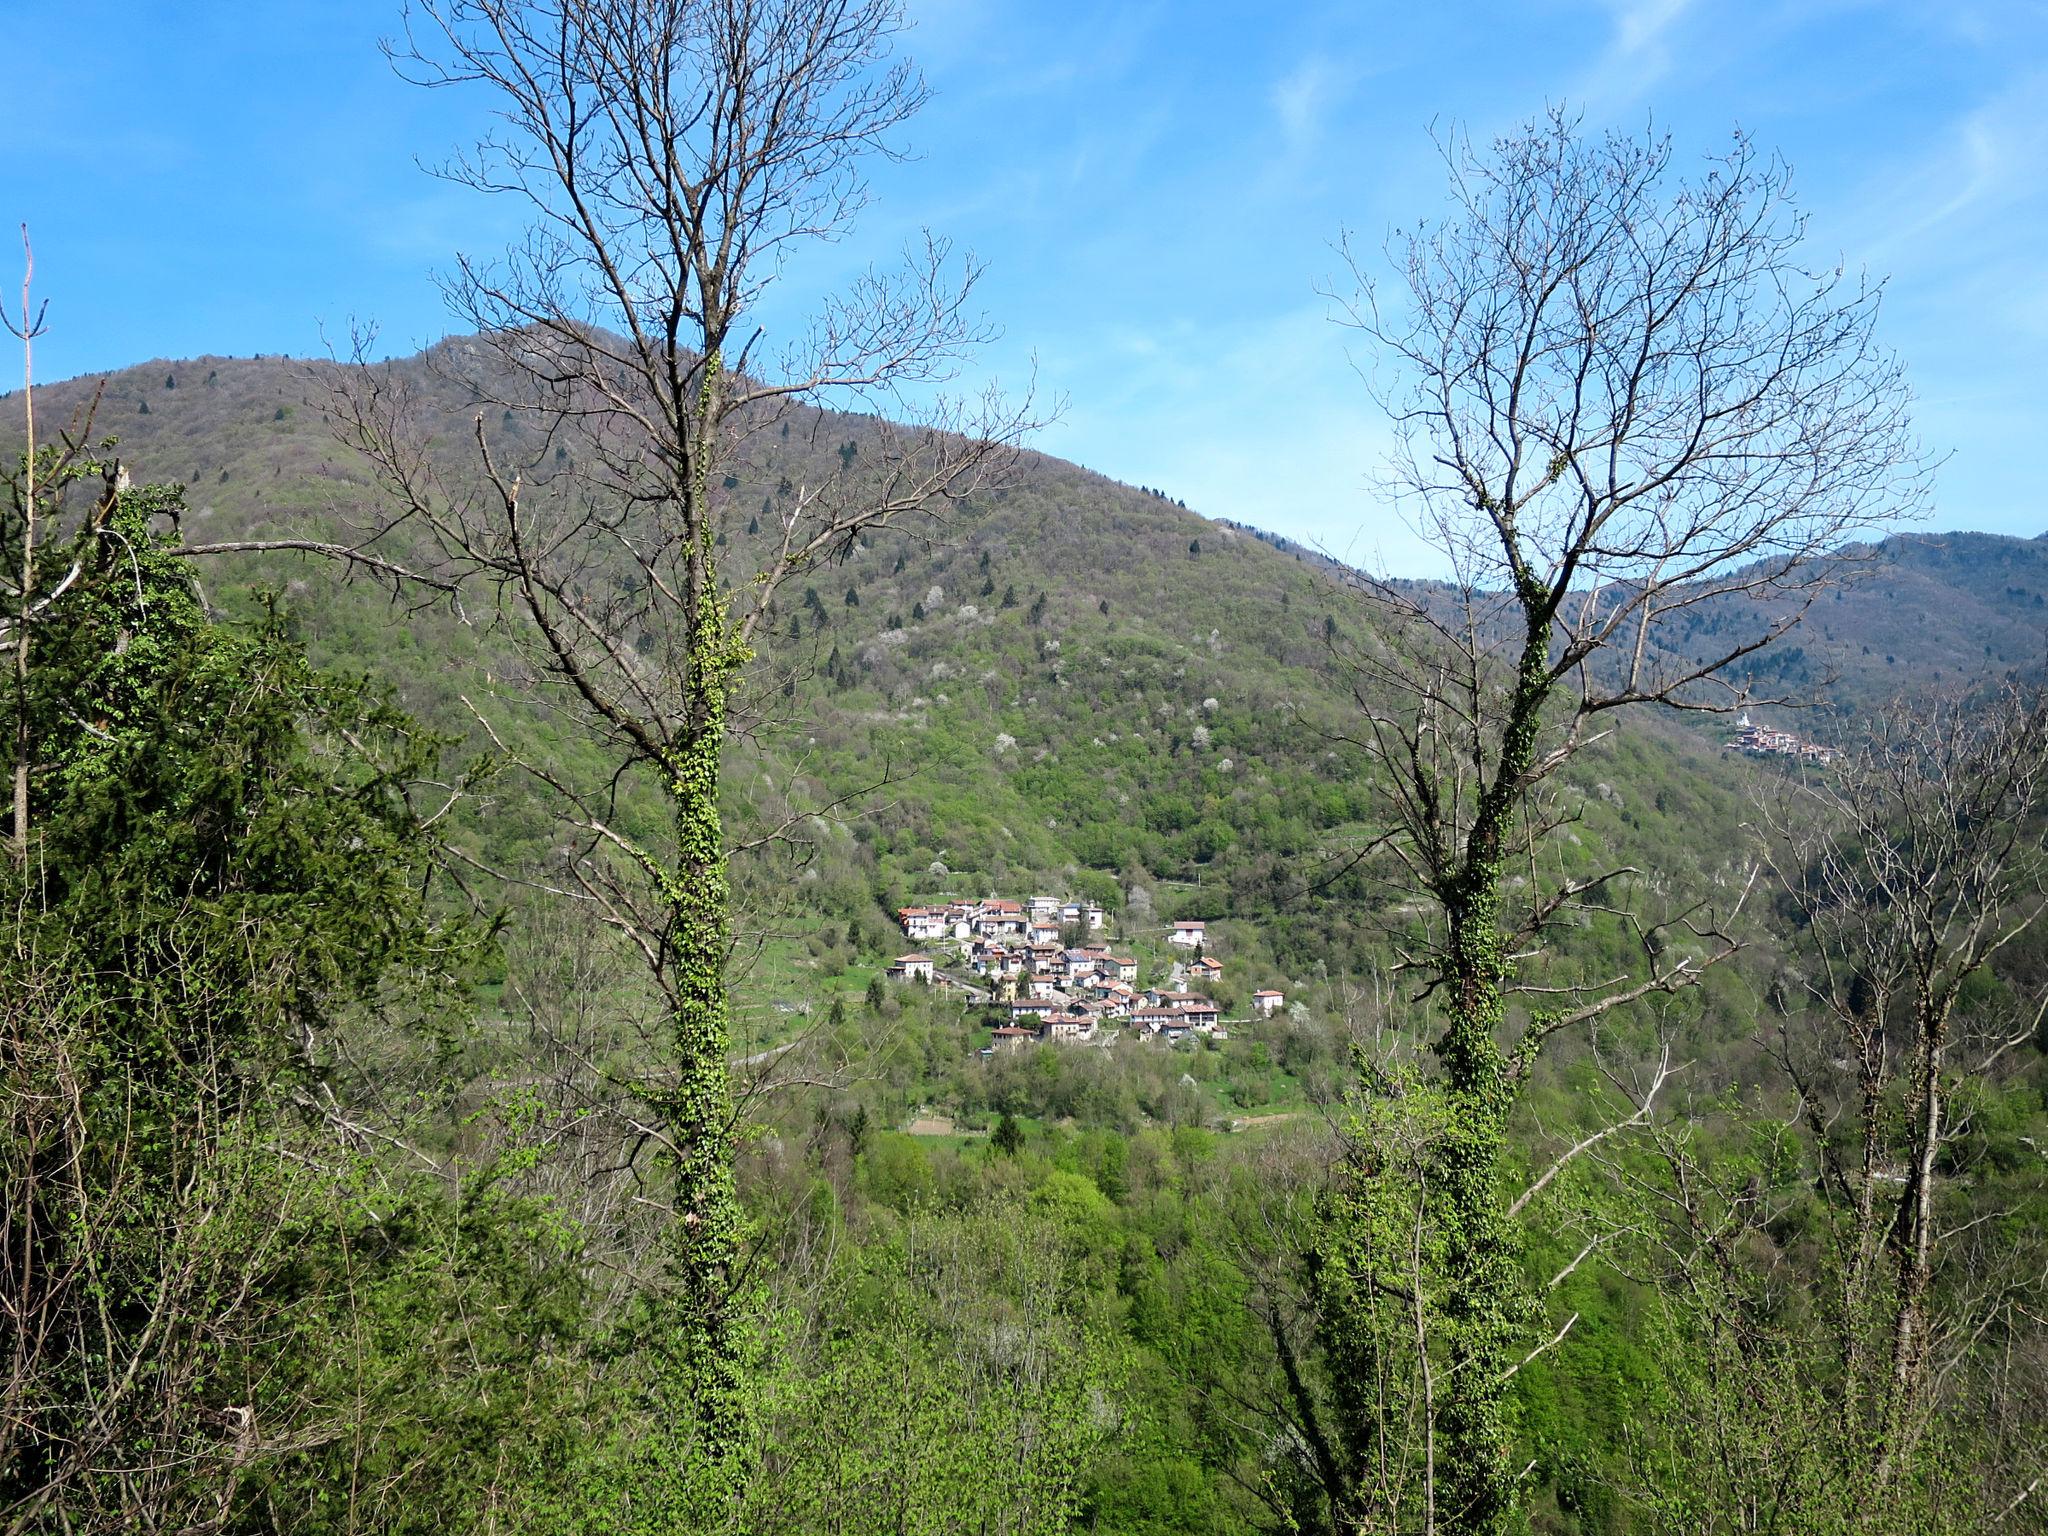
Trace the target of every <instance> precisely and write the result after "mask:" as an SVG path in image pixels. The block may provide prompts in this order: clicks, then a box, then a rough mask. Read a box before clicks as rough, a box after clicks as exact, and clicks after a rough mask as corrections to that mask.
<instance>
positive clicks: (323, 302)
mask: <svg viewBox="0 0 2048 1536" xmlns="http://www.w3.org/2000/svg"><path fill="white" fill-rule="evenodd" d="M8 9H9V11H10V12H11V13H12V15H11V21H10V26H9V29H8V30H9V32H10V34H11V36H12V37H13V38H15V39H21V38H26V39H27V40H28V45H27V49H26V55H25V57H24V56H23V55H21V54H17V55H16V59H15V60H14V61H13V62H12V63H11V64H10V67H9V71H8V74H9V77H10V79H9V88H8V89H7V90H6V91H5V92H0V219H4V221H5V224H6V226H8V228H9V230H10V233H11V227H12V226H13V225H14V224H15V223H16V222H17V221H19V220H24V219H25V220H27V221H28V223H29V224H30V226H31V230H32V233H33V234H34V237H35V241H36V248H37V262H38V277H39V283H38V286H39V290H40V292H41V293H42V294H44V295H45V296H47V297H48V298H49V299H50V300H51V310H50V323H51V333H50V335H49V337H48V338H47V339H46V340H45V341H44V342H43V343H42V345H41V350H40V353H39V357H38V373H39V374H40V375H41V376H42V377H44V378H57V377H63V376H67V375H71V374H76V373H82V372H88V371H93V370H97V369H103V368H111V367H117V366H120V365H123V364H127V363H132V362H138V361H142V360H144V359H148V358H152V357H179V356H189V355H193V354H197V353H201V352H219V353H229V354H248V353H252V352H271V353H274V352H291V353H294V354H305V353H310V352H312V351H314V350H316V349H317V348H318V346H319V344H320V341H319V338H320V334H321V327H322V326H323V325H325V326H326V327H327V328H328V329H329V330H330V331H334V330H339V329H342V328H345V327H346V325H347V323H348V321H349V319H350V318H351V317H362V318H368V319H374V320H375V321H377V322H378V323H379V324H380V325H381V327H382V329H383V333H384V335H385V337H386V339H387V341H388V342H390V343H392V344H394V345H404V346H408V347H409V346H410V345H411V344H414V343H422V342H426V341H430V340H432V339H434V338H435V337H437V336H438V335H440V334H441V333H442V332H443V330H444V329H445V321H444V317H443V313H442V310H441V307H440V299H439V296H438V294H437V292H436V291H435V289H434V287H433V284H432V281H431V275H432V273H433V272H434V271H435V270H436V269H438V268H444V267H445V266H446V265H447V264H448V261H449V258H450V256H451V255H452V253H454V252H455V251H457V250H475V251H489V250H491V249H493V248H495V247H497V246H499V245H501V244H503V242H504V240H505V238H506V236H507V235H508V233H509V229H508V226H507V224H506V222H505V221H506V219H507V217H508V216H509V214H510V211H511V210H510V209H509V208H507V207H506V206H504V205H502V204H493V203H490V202H486V201H482V200H479V199H477V198H475V197H473V196H471V195H469V194H466V193H463V192H461V191H459V190H458V189H453V188H449V187H447V186H445V185H442V184H439V183H437V182H435V181H433V180H431V179H429V178H428V177H426V176H425V175H423V174H422V173H421V172H420V171H419V169H418V168H417V166H416V164H415V160H416V158H426V159H430V160H431V159H434V158H438V157H439V156H441V155H442V154H444V153H445V152H446V151H447V150H448V149H449V148H451V147H453V146H454V145H456V144H457V143H458V142H460V141H461V140H462V139H463V138H464V137H465V136H467V135H468V134H470V133H472V132H473V131H474V130H475V128H476V127H477V126H478V125H479V123H480V122H481V119H482V114H483V112H484V111H485V110H486V103H484V102H483V101H482V100H480V99H478V98H476V97H473V96H464V95H461V94H459V93H453V92H440V93H428V92H422V91H418V90H415V89H413V88H410V87H408V86H405V85H404V84H402V83H400V82H399V81H397V80H396V79H394V78H393V77H392V76H391V74H390V73H389V71H388V70H387V68H386V66H385V65H384V63H383V61H382V59H381V58H380V57H379V56H378V54H377V52H376V49H375V42H376V39H377V36H378V35H379V34H380V33H381V32H385V31H388V30H390V28H391V27H392V25H393V24H394V21H395V16H396V0H391V3H389V4H386V3H384V0H291V3H270V4H262V5H247V4H228V3H226V0H189V3H186V4H182V5H177V6H171V5H164V4H161V3H154V4H142V3H125V4H120V3H112V0H67V3H62V4H57V3H50V0H10V4H9V6H8ZM910 12H911V16H912V19H913V21H914V22H915V23H916V25H915V29H914V30H913V32H912V33H911V34H910V37H909V39H908V45H907V46H908V47H909V49H910V51H911V52H912V53H913V55H914V56H915V57H916V58H917V60H918V62H919V63H920V64H921V66H922V67H923V68H924V69H925V71H926V74H927V75H928V77H929V79H930V82H931V84H932V86H933V87H934V89H935V91H936V93H937V95H936V99H935V101H934V102H933V104H932V106H931V107H930V108H929V109H928V111H927V112H926V113H925V115H924V116H922V117H921V118H920V119H919V120H918V121H917V123H916V124H915V125H914V127H913V129H912V132H911V135H910V137H911V140H912V142H913V143H914V144H915V145H916V146H917V148H918V149H919V151H920V153H919V155H918V158H916V159H915V160H913V161H911V162H909V163H906V164H903V165H900V166H895V167H891V168H889V169H888V170H887V171H886V172H885V173H884V174H882V175H881V176H879V177H878V179H877V183H876V189H875V190H876V202H875V205H874V207H873V208H872V209H871V210H870V216H869V218H868V219H867V221H866V222H865V223H864V225H863V226H862V230H861V231H860V233H859V235H858V236H857V238H856V239H854V240H852V241H850V242H848V243H846V244H844V245H842V246H840V247H837V248H836V249H834V250H833V251H831V252H829V253H825V254H824V255H823V256H822V257H821V258H820V259H818V260H815V261H813V262H810V263H807V264H806V265H805V266H804V267H803V269H802V270H801V272H800V274H798V276H799V278H800V280H801V282H803V283H812V282H816V283H821V284H822V283H829V282H831V281H832V280H833V279H834V278H835V277H836V276H838V275H841V274H843V273H844V272H845V271H847V270H851V269H853V268H856V267H858V266H860V265H862V264H865V263H867V262H869V261H873V260H885V259H887V257H888V256H889V254H890V253H891V252H893V251H894V250H896V249H898V248H899V247H900V246H901V245H902V243H903V242H904V240H905V239H906V238H907V237H909V236H911V235H913V234H914V233H915V232H916V231H917V230H918V229H920V228H922V227H926V226H929V227H931V228H932V229H934V230H936V231H938V232H940V233H943V234H947V235H950V236H952V237H953V238H954V239H955V240H957V241H958V242H959V243H960V244H961V245H963V246H965V247H969V248H971V249H973V250H974V251H975V252H976V253H977V254H979V255H980V256H982V257H984V258H985V259H987V261H988V262H989V263H990V271H989V274H988V277H987V279H986V282H985V286H984V288H983V290H982V296H983V303H984V305H985V307H986V308H987V310H988V311H989V312H990V314H991V316H992V317H993V318H994V319H996V320H997V321H998V322H999V323H1000V324H1001V325H1002V326H1003V328H1004V337H1003V339H1002V341H1001V342H1000V343H999V344H998V345H997V346H996V347H994V348H993V349H992V350H991V351H990V353H989V354H988V356H987V357H986V359H985V366H986V368H987V370H988V371H989V372H991V373H994V374H996V375H997V376H999V377H1000V378H1001V379H1003V380H1004V381H1006V382H1014V381H1017V380H1020V379H1021V378H1022V377H1024V376H1025V374H1026V373H1027V372H1028V371H1029V370H1030V369H1031V367H1032V366H1033V364H1034V361H1035V366H1036V369H1037V375H1038V379H1039V383H1040V385H1041V387H1042V388H1044V389H1046V390H1048V391H1050V392H1056V393H1058V394H1060V395H1063V396H1064V397H1065V399H1066V409H1065V413H1064V415H1063V416H1062V418H1061V419H1060V420H1059V421H1058V422H1057V423H1056V424H1054V425H1053V426H1052V427H1050V428H1049V429H1048V430H1047V431H1046V432H1045V433H1044V434H1043V436H1042V437H1041V439H1040V440H1039V443H1038V446H1040V447H1042V448H1044V449H1046V450H1047V451H1050V452H1054V453H1058V454H1061V455H1063V456H1066V457H1070V458H1074V459H1077V460H1079V461H1081V462H1083V463H1085V464H1088V465H1089V466H1091V467H1093V468H1096V469H1100V470H1102V471H1104V472H1106V473H1109V474H1113V475H1116V476H1118V477H1119V478H1121V479H1125V480H1128V481H1131V482H1134V483H1143V484H1147V485H1157V486H1161V487H1163V488H1165V489H1166V490H1167V491H1168V492H1169V493H1170V494H1172V495H1175V496H1178V497H1181V498H1182V499H1184V500H1185V501H1186V502H1187V503H1188V505H1189V506H1190V507H1191V508H1193V509H1195V510H1198V511H1201V512H1204V513H1207V514H1209V515H1212V516H1228V517H1235V518H1240V519H1243V520H1245V521H1248V522H1253V523H1257V524H1260V525H1262V526H1264V527H1268V528H1273V529H1276V530H1279V531H1280V532H1283V533H1287V534H1290V535H1293V536H1295V537H1297V538H1302V539H1305V540H1309V541H1312V542H1315V543H1318V544H1321V545H1323V546H1324V547H1327V548H1329V549H1331V550H1333V551H1335V552H1337V553H1339V554H1343V555H1346V556H1347V557H1349V558H1352V559H1354V560H1357V561H1359V562H1360V563H1364V564H1369V565H1375V566H1379V567H1382V568H1386V569H1390V570H1392V571H1394V572H1396V573H1409V572H1422V571H1426V570H1428V569H1430V568H1431V567H1432V565H1433V561H1432V559H1431V556H1430V554H1429V552H1428V551H1427V550H1425V549H1422V548H1420V547H1418V546H1417V545H1416V544H1415V542H1414V541H1413V540H1412V539H1411V538H1410V537H1409V535H1408V534H1407V532H1406V530H1405V529H1403V528H1402V527H1401V526H1400V525H1399V524H1398V523H1396V522H1394V521H1393V520H1392V519H1391V518H1390V517H1389V515H1388V514H1387V513H1386V511H1385V510H1384V509H1383V508H1382V507H1381V505H1380V504H1379V502H1378V501H1377V500H1376V499H1375V498H1374V497H1373V496H1372V494H1371V491H1370V483H1371V478H1372V475H1373V473H1374V470H1375V468H1376V466H1377V464H1378V463H1379V462H1380V459H1381V456H1382V455H1383V452H1384V443H1385V434H1384V429H1383V427H1382V424H1381V423H1380V422H1379V421H1378V420H1377V419H1376V418H1375V415H1374V412H1373V411H1372V409H1371V407H1370V405H1369V403H1368V402H1367V400H1366V398H1365V395H1364V391H1363V390H1362V388H1361V386H1360V384H1359V382H1358V379H1357V377H1356V375H1355V373H1354V372H1353V370H1352V362H1351V359H1350V357H1349V355H1348V352H1347V339H1346V335H1345V333H1344V332H1343V331H1342V330H1341V329H1340V328H1339V327H1337V326H1335V325H1334V324H1332V323H1331V321H1330V319H1329V314H1330V309H1331V305H1330V303H1329V302H1328V300H1326V299H1325V298H1323V297H1321V296H1320V295H1319V292H1318V289H1319V286H1324V287H1326V286H1329V285H1330V284H1331V283H1333V282H1335V281H1336V280H1337V279H1338V277H1339V275H1340V273H1341V267H1340V264H1339V262H1338V261H1337V258H1336V257H1335V255H1334V253H1333V251H1332V248H1331V247H1332V242H1333V241H1334V240H1335V239H1336V238H1337V237H1338V236H1339V234H1340V233H1341V232H1343V231H1344V230H1346V229H1349V230H1352V231H1354V232H1355V233H1356V234H1357V235H1358V236H1359V237H1360V238H1361V240H1362V241H1363V242H1365V243H1367V244H1368V245H1374V246H1376V245H1377V244H1378V242H1379V240H1380V239H1381V238H1382V237H1383V235H1384V233H1385V231H1386V230H1387V229H1388V228H1389V227H1391V226H1392V225H1394V224H1396V223H1400V222H1407V221H1412V220H1413V219H1415V218H1416V217H1418V216H1421V215H1425V214H1429V213H1433V212H1435V211H1437V210H1438V209H1439V208H1440V207H1441V200H1442V175H1441V170H1440V167H1439V165H1438V163H1437V161H1436V158H1435V151H1434V149H1433V148H1432V146H1431V143H1430V138H1429V125H1430V124H1431V123H1432V122H1433V121H1435V122H1439V123H1448V122H1456V123H1458V124H1460V125H1462V126H1464V127H1467V128H1469V129H1470V130H1471V131H1472V132H1473V133H1474V135H1475V136H1484V135H1487V134H1489V133H1491V132H1493V131H1495V130H1498V129H1502V128H1505V127H1508V126H1510V125H1511V124H1512V123H1514V122H1515V121H1517V120H1519V119H1521V118H1524V117H1527V116H1529V115H1530V114H1532V113H1535V112H1537V111H1539V110H1541V108H1542V107H1543V105H1544V103H1545V102H1548V101H1564V102H1568V103H1571V104H1573V105H1575V106H1577V107H1579V108H1581V109H1583V111H1584V112H1585V113H1586V114H1587V117H1588V119H1589V120H1590V121H1591V122H1593V123H1595V124H1604V123H1617V124H1622V125H1631V126H1639V125H1641V124H1642V123H1643V122H1644V121H1645V120H1647V119H1648V118H1650V117H1651V116H1652V115H1654V117H1655V120H1656V121H1657V122H1658V123H1659V124H1660V125H1661V126H1663V127H1665V128H1667V129H1669V130H1670V131H1671V132H1672V133H1673V134H1674V135H1675V136H1676V137H1677V140H1678V143H1679V146H1680V150H1681V153H1682V154H1684V153H1690V152H1699V153H1705V152H1708V151H1711V150H1712V149H1714V148H1716V147H1718V146H1720V145H1721V144H1723V143H1725V141H1726V138H1727V135H1728V133H1729V131H1730V129H1731V128H1732V127H1734V126H1735V125H1737V124H1740V125H1741V126H1742V127H1743V128H1745V129H1747V130H1748V131H1749V132H1750V133H1752V134H1753V135H1754V136H1755V137H1756V138H1757V139H1758V140H1759V141H1760V142H1761V143H1762V144H1764V145H1765V146H1768V147H1772V148H1775V149H1777V150H1778V151H1780V152H1781V153H1782V154H1783V155H1784V156H1785V157H1786V158H1787V159H1788V160H1789V161H1790V162H1791V163H1792V165H1793V167H1794V169H1795V172H1796V175H1797V184H1798V187H1799V189H1800V192H1801V197H1802V201H1803V203H1804V205H1805V206H1806V207H1807V209H1808V210H1809V211H1810V213H1811V215H1812V253H1813V255H1814V256H1815V258H1816V259H1825V260H1835V259H1840V260H1844V261H1846V262H1847V263H1848V264H1849V265H1850V266H1851V267H1857V266H1864V267H1867V268H1869V269H1870V270H1871V271H1872V272H1873V273H1877V274H1880V275H1886V276H1888V278H1889V280H1890V291H1889V298H1888V301H1887V312H1886V316H1885V321H1884V335H1885V338H1886V340H1887V341H1888V342H1889V343H1890V344H1891V345H1892V346H1894V347H1895V348H1896V349H1897V350H1899V351H1900V352H1901V353H1902V354H1903V355H1904V356H1905V358H1906V359H1907V362H1908V365H1909V368H1910V371H1911V375H1912V378H1913V380H1914V384H1915V387H1916V389H1917V391H1918V393H1919V395H1920V397H1921V405H1920V409H1919V418H1920V422H1921V426H1922V430H1923V433H1924V435H1925V437H1926V439H1927V441H1928V443H1929V445H1930V447H1932V448H1934V449H1936V450H1937V451H1939V452H1943V453H1946V454H1948V455H1950V457H1949V459H1948V462H1947V463H1946V465H1945V466H1944V468H1943V470H1942V472H1941V478H1940V482H1939V488H1938V498H1937V499H1938V508H1937V512H1936V516H1935V520H1934V521H1935V525H1936V526H1939V527H1951V528H1954V527H1970V528H1984V529H1991V530H1995V531H1999V532H2008V533H2017V534H2024V535H2033V534H2036V533H2039V532H2041V531H2043V530H2044V529H2048V505H2044V503H2043V498H2042V496H2041V494H2040V492H2039V491H2038V489H2037V486H2038V477H2037V475H2036V472H2035V454H2034V452H2033V451H2031V449H2030V445H2032V448H2038V447H2039V446H2041V445H2043V444H2048V365H2044V362H2043V359H2044V357H2048V5H2044V4H2040V3H1999V0H1987V3H1981V4H1978V3H1972V0H1953V3H1946V4H1943V3H1919V0H1911V3H1891V4H1857V3H1851V0H1781V3H1772V0H1753V3H1752V0H1740V3H1737V0H1729V3H1715V0H1690V3H1688V0H1521V3H1486V4H1482V3H1470V4H1458V3H1436V4H1430V3H1427V0H1425V3H1422V4H1413V3H1411V4H1405V5H1388V4H1335V5H1318V4H1315V3H1303V4H1294V5H1274V4H1258V5H1253V4H1226V3H1202V4H1191V3H1181V4H1164V3H1155V4H1141V3H1130V4H1115V5H1110V4H1084V3H1078V0H921V3H920V0H911V4H910ZM18 276H19V257H18V255H17V254H15V253H14V251H13V250H12V249H11V247H9V248H0V286H4V290H5V291H6V292H7V293H8V294H10V295H12V294H13V293H14V291H15V285H16V282H17V281H18ZM794 296H795V295H792V297H794ZM11 302H12V300H11V299H10V303H11ZM14 372H15V365H14V364H13V362H12V361H9V362H8V363H7V364H6V367H5V373H6V374H7V375H8V376H10V380H9V381H10V382H13V380H12V377H11V376H12V375H13V374H14Z"/></svg>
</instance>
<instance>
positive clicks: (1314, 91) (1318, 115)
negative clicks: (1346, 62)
mask: <svg viewBox="0 0 2048 1536" xmlns="http://www.w3.org/2000/svg"><path fill="white" fill-rule="evenodd" d="M1335 84H1336V80H1335V77H1334V73H1333V71H1332V70H1331V68H1330V65H1329V62H1328V60H1326V59H1324V58H1322V57H1321V56H1316V57H1312V58H1307V59H1303V60H1302V61H1301V63H1299V64H1297V65H1296V66H1295V67H1294V68H1293V69H1291V70H1289V71H1288V72H1287V73H1286V74H1285V75H1284V76H1282V77H1281V78H1280V80H1279V81H1278V82H1277V83H1276V84H1275V85H1274V87H1273V111H1274V114H1275V115H1276V116H1277V117H1278V118H1279V120H1280V133H1281V136H1282V138H1283V139H1284V141H1285V142H1286V145H1287V152H1288V154H1289V155H1291V156H1292V155H1303V154H1306V153H1307V152H1308V151H1309V150H1311V149H1313V148H1314V147H1315V143H1316V140H1317V139H1318V138H1320V137H1321V135H1322V127H1323V119H1324V116H1325V114H1326V113H1327V112H1328V110H1329V108H1330V104H1331V100H1332V98H1333V95H1334V87H1335Z"/></svg>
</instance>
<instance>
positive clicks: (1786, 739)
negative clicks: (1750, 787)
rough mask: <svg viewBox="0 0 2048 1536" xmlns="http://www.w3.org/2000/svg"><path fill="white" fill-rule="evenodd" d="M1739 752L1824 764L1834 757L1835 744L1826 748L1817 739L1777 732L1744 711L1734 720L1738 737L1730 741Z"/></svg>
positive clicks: (1752, 755) (1831, 760)
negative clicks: (1814, 740)
mask: <svg viewBox="0 0 2048 1536" xmlns="http://www.w3.org/2000/svg"><path fill="white" fill-rule="evenodd" d="M1729 745H1730V746H1731V747H1733V748H1734V749H1735V750H1736V751H1737V752H1746V753H1748V754H1749V755H1750V756H1751V757H1795V758H1798V759H1799V760H1800V761H1801V762H1806V763H1819V764H1821V765H1822V766H1825V765H1827V764H1829V763H1832V762H1833V761H1834V760H1835V757H1836V752H1835V749H1834V748H1833V747H1824V746H1822V745H1820V743H1818V742H1813V741H1802V740H1800V738H1799V737H1797V736H1795V735H1793V734H1792V733H1791V732H1790V731H1775V730H1772V729H1771V728H1770V727H1768V726H1763V725H1758V724H1757V723H1756V722H1754V721H1753V720H1751V719H1750V718H1749V713H1748V711H1746V710H1745V711H1744V712H1743V715H1742V718H1741V719H1739V720H1737V721H1736V722H1735V739H1734V740H1733V741H1731V742H1730V743H1729Z"/></svg>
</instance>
